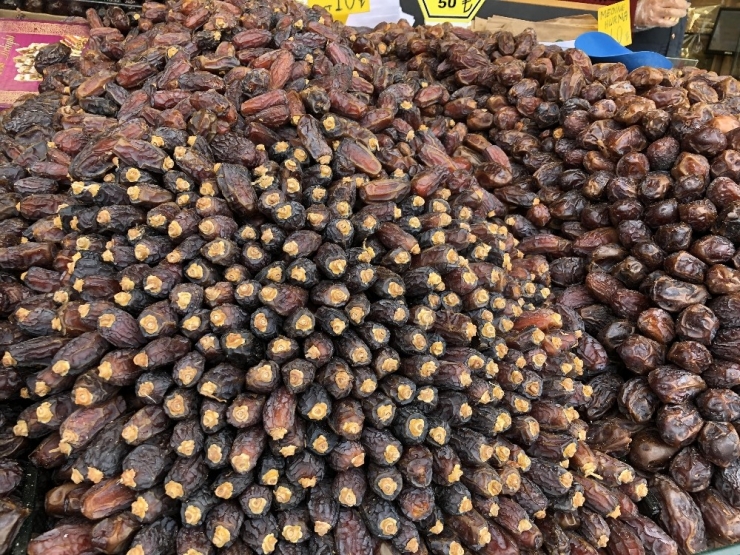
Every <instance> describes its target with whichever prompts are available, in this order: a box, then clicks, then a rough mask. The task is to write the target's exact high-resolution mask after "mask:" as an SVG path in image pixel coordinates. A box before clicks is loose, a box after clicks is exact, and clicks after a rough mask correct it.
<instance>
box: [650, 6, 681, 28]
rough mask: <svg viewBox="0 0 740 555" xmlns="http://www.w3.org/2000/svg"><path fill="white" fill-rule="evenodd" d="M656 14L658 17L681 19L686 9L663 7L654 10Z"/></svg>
mask: <svg viewBox="0 0 740 555" xmlns="http://www.w3.org/2000/svg"><path fill="white" fill-rule="evenodd" d="M656 15H657V16H658V18H659V19H671V20H673V19H681V18H682V17H685V16H686V10H681V9H676V8H666V7H663V8H662V9H660V10H656ZM675 24H676V23H674V25H675Z"/></svg>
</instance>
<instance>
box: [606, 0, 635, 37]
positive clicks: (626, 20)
mask: <svg viewBox="0 0 740 555" xmlns="http://www.w3.org/2000/svg"><path fill="white" fill-rule="evenodd" d="M598 20H599V31H601V32H602V33H606V34H607V35H609V36H610V37H612V38H613V39H614V40H616V41H617V42H618V43H619V44H621V45H622V46H627V45H628V44H632V22H631V21H630V3H629V0H622V1H621V2H617V3H616V4H612V5H611V6H604V7H603V8H599V11H598Z"/></svg>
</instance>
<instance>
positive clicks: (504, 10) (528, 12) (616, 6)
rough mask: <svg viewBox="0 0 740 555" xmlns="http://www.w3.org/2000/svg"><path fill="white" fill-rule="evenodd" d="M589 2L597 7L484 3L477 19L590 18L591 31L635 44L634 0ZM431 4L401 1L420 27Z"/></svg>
mask: <svg viewBox="0 0 740 555" xmlns="http://www.w3.org/2000/svg"><path fill="white" fill-rule="evenodd" d="M589 1H590V2H594V3H586V2H572V1H569V0H483V1H482V2H481V4H480V7H477V8H476V12H475V14H473V15H474V16H475V17H478V18H483V19H487V18H490V17H493V16H501V17H506V18H509V19H518V20H524V21H529V22H532V23H538V22H542V21H549V20H553V19H561V18H569V17H575V16H584V15H589V16H591V17H592V18H594V19H595V20H596V22H597V28H596V29H593V28H590V29H588V30H591V31H596V30H598V31H601V32H604V33H607V34H608V35H611V36H612V37H614V38H615V39H616V40H617V41H619V42H620V43H621V44H622V45H624V46H626V45H628V44H631V43H632V31H631V29H632V26H631V21H630V0H621V1H613V0H589ZM430 2H435V0H401V8H402V9H403V11H404V12H406V13H407V14H409V15H413V16H414V18H415V23H416V24H423V23H425V22H426V20H425V15H424V14H425V13H429V12H430V10H428V9H427V10H423V9H422V6H423V5H426V4H428V3H430ZM471 4H472V2H471ZM471 19H472V17H471Z"/></svg>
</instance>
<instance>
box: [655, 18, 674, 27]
mask: <svg viewBox="0 0 740 555" xmlns="http://www.w3.org/2000/svg"><path fill="white" fill-rule="evenodd" d="M676 23H678V19H670V18H660V19H659V20H658V21H657V23H656V25H655V26H656V27H673V26H674V25H675V24H676Z"/></svg>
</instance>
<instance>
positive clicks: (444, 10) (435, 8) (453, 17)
mask: <svg viewBox="0 0 740 555" xmlns="http://www.w3.org/2000/svg"><path fill="white" fill-rule="evenodd" d="M484 1H485V0H419V7H420V8H421V13H422V14H423V15H424V23H441V22H443V21H450V22H452V23H467V22H470V21H472V20H473V18H474V17H475V14H477V13H478V10H479V9H480V7H481V6H482V5H483V2H484Z"/></svg>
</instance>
